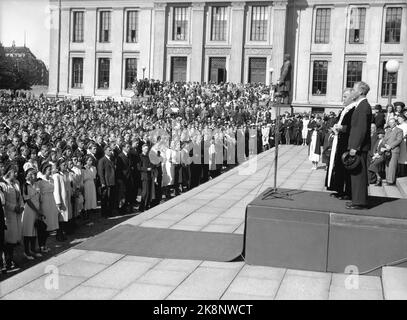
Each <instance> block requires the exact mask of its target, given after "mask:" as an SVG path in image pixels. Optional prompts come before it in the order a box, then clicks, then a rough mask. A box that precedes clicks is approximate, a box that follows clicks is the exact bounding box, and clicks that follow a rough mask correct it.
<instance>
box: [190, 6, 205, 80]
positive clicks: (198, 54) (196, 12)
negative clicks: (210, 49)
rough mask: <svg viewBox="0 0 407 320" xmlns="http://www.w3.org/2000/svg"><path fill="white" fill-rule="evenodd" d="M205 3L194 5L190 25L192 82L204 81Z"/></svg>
mask: <svg viewBox="0 0 407 320" xmlns="http://www.w3.org/2000/svg"><path fill="white" fill-rule="evenodd" d="M204 24H205V3H203V2H201V3H192V14H191V21H190V25H191V28H192V32H191V42H192V53H191V64H190V65H191V68H190V71H189V72H190V79H191V81H197V82H202V81H203V69H202V64H203V45H204V39H205V29H204Z"/></svg>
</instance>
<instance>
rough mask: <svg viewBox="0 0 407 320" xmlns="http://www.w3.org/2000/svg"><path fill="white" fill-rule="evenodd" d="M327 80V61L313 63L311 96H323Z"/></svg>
mask: <svg viewBox="0 0 407 320" xmlns="http://www.w3.org/2000/svg"><path fill="white" fill-rule="evenodd" d="M327 78H328V61H314V72H313V79H312V94H313V95H325V94H326V83H327Z"/></svg>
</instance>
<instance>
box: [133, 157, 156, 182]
mask: <svg viewBox="0 0 407 320" xmlns="http://www.w3.org/2000/svg"><path fill="white" fill-rule="evenodd" d="M148 168H150V169H151V170H148ZM153 168H154V165H153V164H152V163H151V161H150V157H149V156H148V155H143V154H141V155H140V162H139V163H138V164H137V169H138V170H139V171H140V175H141V181H148V180H151V179H152V177H151V173H152V170H153Z"/></svg>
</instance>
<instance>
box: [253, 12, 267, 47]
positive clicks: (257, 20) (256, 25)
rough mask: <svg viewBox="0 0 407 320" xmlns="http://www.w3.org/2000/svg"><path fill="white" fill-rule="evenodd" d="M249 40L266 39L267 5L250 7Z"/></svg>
mask: <svg viewBox="0 0 407 320" xmlns="http://www.w3.org/2000/svg"><path fill="white" fill-rule="evenodd" d="M251 21H252V25H251V31H250V40H251V41H266V39H267V7H266V6H253V7H252V20H251Z"/></svg>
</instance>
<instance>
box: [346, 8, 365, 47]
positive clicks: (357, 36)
mask: <svg viewBox="0 0 407 320" xmlns="http://www.w3.org/2000/svg"><path fill="white" fill-rule="evenodd" d="M353 10H357V12H356V14H355V16H353V15H352V11H353ZM366 12H367V9H366V8H365V7H354V8H351V13H350V19H351V20H350V24H349V43H350V44H363V43H364V42H365V29H366ZM353 18H356V19H358V21H359V28H351V22H352V19H353Z"/></svg>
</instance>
